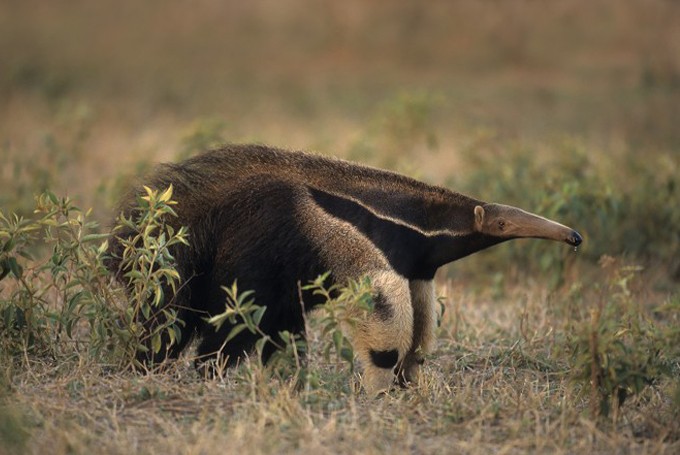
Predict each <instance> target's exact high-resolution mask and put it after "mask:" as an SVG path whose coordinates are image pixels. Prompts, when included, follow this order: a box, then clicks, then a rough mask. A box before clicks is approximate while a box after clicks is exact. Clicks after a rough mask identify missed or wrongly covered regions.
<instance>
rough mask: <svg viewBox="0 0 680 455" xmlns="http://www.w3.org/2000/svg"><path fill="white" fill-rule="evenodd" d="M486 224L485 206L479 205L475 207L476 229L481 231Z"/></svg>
mask: <svg viewBox="0 0 680 455" xmlns="http://www.w3.org/2000/svg"><path fill="white" fill-rule="evenodd" d="M483 224H484V207H482V206H481V205H478V206H476V207H475V230H477V231H479V232H481V231H482V225H483Z"/></svg>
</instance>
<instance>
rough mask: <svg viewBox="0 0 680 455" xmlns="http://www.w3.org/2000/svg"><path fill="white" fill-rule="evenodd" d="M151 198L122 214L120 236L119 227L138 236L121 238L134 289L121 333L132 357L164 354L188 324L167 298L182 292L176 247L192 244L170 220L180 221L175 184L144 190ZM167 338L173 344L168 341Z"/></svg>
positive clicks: (125, 267) (184, 231) (126, 275)
mask: <svg viewBox="0 0 680 455" xmlns="http://www.w3.org/2000/svg"><path fill="white" fill-rule="evenodd" d="M144 189H145V191H146V195H144V196H140V197H139V198H138V199H137V203H138V208H137V210H133V211H132V213H133V215H131V216H130V217H129V218H128V217H126V216H125V215H123V214H121V215H120V216H119V217H118V225H117V227H116V228H114V235H115V233H116V231H118V230H119V229H125V230H126V231H128V232H133V233H134V235H132V236H130V237H125V238H120V239H119V242H120V243H121V247H122V257H121V258H120V259H121V263H120V269H121V271H123V280H124V281H125V284H126V287H127V290H128V300H129V302H128V305H126V309H125V312H124V314H123V317H122V320H121V325H122V327H123V330H122V331H120V332H119V333H120V335H121V336H122V337H123V338H124V339H125V341H126V344H125V352H126V357H127V358H130V359H132V358H134V357H135V354H136V353H138V352H148V351H149V350H151V351H152V352H153V353H154V354H159V353H160V351H161V349H163V346H165V348H169V347H171V346H173V345H174V344H175V343H178V342H179V341H180V338H181V333H182V332H181V326H182V325H183V324H184V322H183V321H182V320H181V319H179V318H178V317H177V309H175V308H173V307H172V306H170V305H167V304H166V294H169V293H172V294H173V295H174V294H175V293H176V292H177V287H178V284H179V282H180V276H179V273H178V272H177V270H176V269H175V259H174V257H173V256H172V253H171V250H172V248H173V247H174V246H175V245H185V246H186V245H188V244H189V243H188V240H187V237H188V234H187V229H186V228H185V227H181V228H180V229H179V230H177V231H175V230H174V228H173V227H172V226H170V225H169V224H166V223H165V219H166V217H168V216H174V217H176V216H177V214H176V213H175V211H174V210H173V209H172V206H173V205H175V204H176V202H175V201H173V200H172V192H173V188H172V185H171V186H170V187H168V188H167V189H166V190H164V191H163V192H160V191H158V190H152V189H151V188H149V187H144ZM163 339H166V340H167V342H166V343H163Z"/></svg>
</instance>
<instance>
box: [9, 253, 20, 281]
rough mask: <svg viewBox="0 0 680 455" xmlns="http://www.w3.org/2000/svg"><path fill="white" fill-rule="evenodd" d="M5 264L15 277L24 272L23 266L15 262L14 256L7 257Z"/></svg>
mask: <svg viewBox="0 0 680 455" xmlns="http://www.w3.org/2000/svg"><path fill="white" fill-rule="evenodd" d="M7 265H8V267H9V269H10V270H11V271H12V273H13V274H14V276H15V277H17V278H21V276H22V275H23V273H24V269H23V267H21V265H20V264H19V263H18V262H17V259H16V258H14V257H11V258H8V259H7Z"/></svg>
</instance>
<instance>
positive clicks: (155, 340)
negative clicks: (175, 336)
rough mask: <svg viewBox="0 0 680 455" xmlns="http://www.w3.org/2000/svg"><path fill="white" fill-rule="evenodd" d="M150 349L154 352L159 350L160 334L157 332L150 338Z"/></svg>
mask: <svg viewBox="0 0 680 455" xmlns="http://www.w3.org/2000/svg"><path fill="white" fill-rule="evenodd" d="M151 349H153V352H154V353H156V354H158V353H159V352H161V334H160V333H158V332H156V333H154V334H153V337H152V338H151Z"/></svg>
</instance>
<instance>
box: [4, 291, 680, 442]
mask: <svg viewBox="0 0 680 455" xmlns="http://www.w3.org/2000/svg"><path fill="white" fill-rule="evenodd" d="M440 292H441V293H444V294H448V295H449V297H448V298H447V300H448V302H447V306H448V308H449V309H450V311H448V312H447V313H446V316H445V318H444V320H443V324H442V326H441V328H440V336H439V342H438V348H437V350H436V352H435V355H434V356H433V357H432V358H431V359H429V362H428V365H427V368H426V369H425V374H424V375H423V377H422V378H421V381H420V383H419V384H417V385H416V386H414V387H412V388H410V389H407V390H395V391H393V392H391V393H390V394H388V395H386V396H381V397H379V398H371V397H367V396H365V395H363V394H360V393H357V392H358V390H357V387H358V383H357V378H356V377H352V375H351V374H350V373H349V371H348V370H347V368H346V367H341V368H337V366H331V365H324V363H323V361H322V360H321V359H319V358H318V357H317V356H313V357H314V358H313V359H312V360H311V364H312V366H313V368H319V369H323V370H325V371H326V373H325V375H324V376H323V377H324V381H326V382H325V383H324V384H323V386H322V387H320V388H318V389H313V388H312V389H303V390H294V388H293V387H292V386H291V384H290V383H288V382H286V381H284V382H281V381H278V380H272V379H271V377H268V376H267V375H266V374H263V373H264V372H263V370H262V369H261V368H260V367H257V366H254V365H253V366H251V367H249V368H243V369H241V370H231V371H229V372H227V373H226V376H225V377H224V378H222V379H221V380H207V381H206V380H203V379H200V378H198V377H197V375H196V373H195V372H194V371H193V369H192V368H191V367H190V366H189V365H188V364H187V363H180V364H178V365H176V366H175V368H174V369H173V370H172V371H170V372H167V373H164V374H149V375H145V376H139V375H131V374H121V373H107V372H105V371H103V370H102V369H101V367H98V366H96V365H91V364H87V363H82V364H77V363H75V362H68V363H66V364H60V365H55V364H52V365H50V364H47V363H42V362H37V361H36V362H33V361H32V362H29V363H28V364H25V365H24V367H25V368H23V369H22V371H21V372H17V373H16V374H15V375H14V378H13V380H12V384H11V389H12V390H15V391H16V393H15V394H14V396H13V399H12V401H11V402H12V403H13V404H12V406H14V407H15V410H16V411H17V412H19V413H20V414H19V417H17V418H18V419H20V420H21V421H22V422H23V425H24V427H23V428H24V430H23V431H28V436H27V438H28V439H27V440H26V441H24V442H23V444H22V445H20V446H19V447H20V448H21V449H20V452H21V453H93V452H96V453H131V452H133V453H171V454H172V453H177V454H180V453H181V454H185V453H218V452H223V451H227V452H230V453H231V452H242V453H312V452H314V453H384V452H392V451H395V450H396V451H400V452H406V453H489V452H494V453H524V452H527V451H528V452H538V453H546V452H550V453H554V452H556V453H578V452H583V451H587V452H589V453H621V452H634V453H669V454H670V453H675V452H676V451H677V449H678V448H679V447H680V445H679V444H680V442H678V436H679V435H680V427H679V426H678V422H677V419H675V418H673V415H674V413H677V408H675V410H674V408H673V406H674V405H673V404H672V403H670V402H669V401H668V398H667V396H668V395H667V393H668V390H667V388H668V387H670V384H669V383H667V382H662V383H660V384H657V385H656V386H654V387H651V388H649V389H647V390H646V391H645V392H644V393H643V394H641V395H639V396H637V397H634V398H632V399H631V400H632V402H630V403H628V404H627V405H626V407H625V408H622V410H621V414H620V415H619V416H618V419H617V421H616V422H613V421H612V420H605V421H602V422H600V423H595V422H594V421H593V420H591V419H590V418H589V417H588V406H587V400H586V399H585V397H584V396H583V395H582V394H580V393H579V386H578V385H577V384H573V383H571V382H570V381H569V380H568V379H567V377H566V376H565V375H564V373H565V368H567V365H566V364H564V363H562V362H561V360H560V359H559V357H558V356H554V355H553V353H554V352H555V351H554V350H555V339H556V338H561V337H563V336H564V332H565V330H566V326H568V325H569V322H568V319H565V318H564V317H563V314H561V311H562V310H563V309H560V308H556V307H555V306H556V305H557V306H559V305H561V303H560V301H562V300H563V299H566V296H564V295H548V294H546V292H545V290H544V289H543V287H542V286H540V285H533V286H530V287H529V288H527V289H524V290H520V289H513V290H512V291H511V293H510V295H508V297H507V298H505V299H502V300H501V301H494V300H493V299H490V297H489V295H488V294H487V295H486V296H485V295H470V293H469V291H468V290H466V289H465V287H463V286H460V285H458V286H451V285H449V286H448V287H447V288H445V289H444V288H440ZM580 311H587V310H586V309H581V310H580ZM313 343H314V341H313ZM675 406H677V404H676V405H675ZM4 418H6V417H4Z"/></svg>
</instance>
